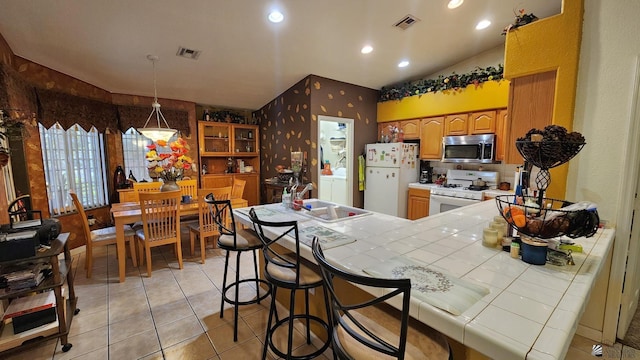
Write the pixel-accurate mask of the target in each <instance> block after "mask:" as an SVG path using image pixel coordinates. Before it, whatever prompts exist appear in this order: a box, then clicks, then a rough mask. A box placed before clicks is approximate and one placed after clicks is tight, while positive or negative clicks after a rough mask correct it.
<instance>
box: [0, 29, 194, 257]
mask: <svg viewBox="0 0 640 360" xmlns="http://www.w3.org/2000/svg"><path fill="white" fill-rule="evenodd" d="M0 59H2V62H3V63H4V64H8V65H11V66H12V67H13V69H15V70H17V73H18V75H19V77H20V78H21V79H24V80H25V81H26V82H28V83H29V84H31V85H32V86H34V87H37V88H43V89H49V90H55V91H59V92H63V93H67V94H71V95H75V96H80V97H83V98H90V99H94V100H98V101H102V102H109V103H113V104H116V105H141V106H144V105H148V106H149V112H151V102H152V100H153V99H152V98H149V97H141V96H135V95H124V94H111V93H109V92H107V91H105V90H103V89H101V88H98V87H96V86H93V85H91V84H89V83H86V82H83V81H80V80H78V79H75V78H73V77H71V76H68V75H66V74H63V73H60V72H58V71H55V70H52V69H49V68H47V67H45V66H42V65H39V64H36V63H33V62H30V61H28V60H26V59H23V58H21V57H18V56H15V55H14V54H13V52H12V51H11V49H10V48H9V46H8V45H7V44H6V42H5V41H4V39H3V38H2V36H1V35H0ZM6 85H7V84H0V86H6ZM8 92H9V98H10V100H11V107H12V108H18V109H27V108H29V106H28V105H27V104H26V100H27V99H28V96H27V94H23V93H21V92H24V91H23V90H20V89H18V90H16V89H12V88H9V89H8ZM159 102H160V103H161V104H162V106H163V108H166V109H175V110H182V111H187V113H188V116H189V127H190V130H191V135H190V137H189V138H188V139H187V142H188V143H189V146H190V147H191V149H192V155H193V157H194V158H196V159H197V155H196V152H197V135H196V134H197V125H196V117H195V104H194V103H192V102H187V101H177V100H168V99H159ZM33 112H34V113H35V109H34V110H33ZM32 120H33V121H31V123H30V124H29V125H28V126H27V127H26V129H27V134H26V136H25V139H24V152H25V158H26V163H27V166H28V169H27V172H28V180H29V187H30V189H31V192H30V194H31V197H32V206H33V208H34V209H37V210H41V211H42V212H43V217H49V216H50V215H49V211H48V209H49V205H48V200H47V193H46V184H45V177H44V166H43V163H42V152H41V149H40V135H39V132H38V127H37V126H36V125H37V123H36V122H35V118H33V119H32ZM167 121H168V122H169V123H170V122H171V119H167ZM105 141H106V151H107V157H108V159H107V179H108V181H109V183H111V182H112V179H111V178H112V174H113V172H114V171H115V167H116V166H117V165H119V164H122V163H123V161H124V160H123V155H122V143H121V137H120V132H119V131H118V130H116V129H113V130H112V131H110V132H107V134H106V136H105ZM196 168H197V167H196ZM195 178H197V176H196V177H195ZM0 181H3V180H2V178H1V177H0ZM0 185H2V184H0ZM2 188H4V187H2ZM109 189H113V186H112V184H109ZM111 191H112V190H111ZM0 195H3V194H0ZM3 199H6V196H0V214H6V210H5V209H6V208H7V204H6V201H5V200H3ZM87 214H90V215H93V216H94V217H95V218H96V219H97V220H98V223H102V224H110V223H111V216H110V213H109V208H108V207H103V208H99V209H93V210H88V211H87ZM1 216H3V215H0V223H6V222H8V219H5V218H6V216H5V218H3V217H1ZM58 219H59V220H60V223H61V225H62V231H63V232H70V233H71V235H70V238H69V243H70V246H71V247H72V248H75V247H78V246H82V245H84V244H85V237H84V235H83V233H82V224H81V222H80V219H79V218H78V215H77V213H74V214H69V215H64V216H60V217H58Z"/></svg>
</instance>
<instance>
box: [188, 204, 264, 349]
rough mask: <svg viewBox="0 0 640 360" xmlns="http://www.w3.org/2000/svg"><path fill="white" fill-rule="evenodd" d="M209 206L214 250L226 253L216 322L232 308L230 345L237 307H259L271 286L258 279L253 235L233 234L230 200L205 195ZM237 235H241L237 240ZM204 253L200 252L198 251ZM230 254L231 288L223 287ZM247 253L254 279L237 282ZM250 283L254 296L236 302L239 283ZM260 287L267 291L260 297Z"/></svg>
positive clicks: (258, 244)
mask: <svg viewBox="0 0 640 360" xmlns="http://www.w3.org/2000/svg"><path fill="white" fill-rule="evenodd" d="M204 201H205V202H206V203H208V204H209V206H210V210H211V211H212V212H213V218H214V221H215V223H216V225H217V227H218V232H219V233H220V235H219V236H218V248H220V249H223V250H226V252H227V254H226V256H225V260H224V277H223V280H222V302H221V303H220V318H222V317H223V315H224V303H225V302H226V303H228V304H231V305H233V308H234V319H233V341H238V306H240V305H249V304H256V303H257V304H259V303H260V301H262V300H264V299H265V298H266V297H267V296H269V294H270V293H271V284H269V283H268V282H267V281H265V280H262V279H260V276H259V275H258V262H257V257H256V250H259V249H261V248H262V242H261V241H260V239H258V237H256V234H255V233H254V232H253V231H248V230H244V229H240V230H239V231H237V229H236V222H235V219H234V217H233V209H232V208H231V200H215V199H214V198H213V194H209V195H207V197H206V198H205V200H204ZM238 233H241V234H240V235H241V236H239V234H238ZM201 251H204V248H203V249H202V250H201ZM231 251H235V252H236V279H235V281H234V282H232V283H231V284H228V285H227V271H228V269H229V253H230V252H231ZM246 251H251V252H252V253H253V270H254V273H255V277H254V278H252V279H243V280H240V255H241V254H242V253H243V252H246ZM249 282H254V283H255V286H256V296H255V298H251V299H249V300H240V299H239V292H240V285H241V284H243V283H249ZM260 284H265V285H266V286H267V290H266V291H264V290H263V293H262V294H260V289H261V287H260ZM232 288H234V290H235V292H234V297H233V298H231V297H229V296H227V292H228V291H229V290H230V289H232Z"/></svg>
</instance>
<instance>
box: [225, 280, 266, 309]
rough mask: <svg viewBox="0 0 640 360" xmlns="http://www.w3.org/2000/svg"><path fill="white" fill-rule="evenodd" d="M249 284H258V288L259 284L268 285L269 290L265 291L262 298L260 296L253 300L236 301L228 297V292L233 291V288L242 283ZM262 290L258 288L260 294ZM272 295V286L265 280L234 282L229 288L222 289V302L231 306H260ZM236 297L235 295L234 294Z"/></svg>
mask: <svg viewBox="0 0 640 360" xmlns="http://www.w3.org/2000/svg"><path fill="white" fill-rule="evenodd" d="M247 282H252V283H256V286H258V285H259V284H265V285H267V290H266V291H265V290H263V291H265V292H264V293H263V294H261V295H260V296H258V297H257V298H253V299H251V300H246V301H236V300H234V299H232V298H230V297H228V296H227V292H228V291H229V290H231V289H232V288H234V287H236V286H240V284H242V283H247ZM261 289H262V288H261V287H260V286H258V293H260V290H261ZM270 294H271V284H270V283H269V282H267V281H265V280H262V279H242V280H240V281H238V282H233V283H231V284H229V285H227V287H225V288H224V289H222V301H224V302H226V303H227V304H231V305H251V304H259V303H260V301H262V300H264V299H265V298H266V297H267V296H269V295H270ZM234 295H235V294H234Z"/></svg>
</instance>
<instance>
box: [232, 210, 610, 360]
mask: <svg viewBox="0 0 640 360" xmlns="http://www.w3.org/2000/svg"><path fill="white" fill-rule="evenodd" d="M257 209H260V210H261V211H260V212H259V214H258V216H259V217H261V218H262V216H261V214H262V215H264V216H267V217H269V216H270V217H271V219H265V220H270V221H282V220H285V219H291V220H298V221H299V226H300V228H301V234H302V235H301V238H303V239H304V241H303V242H307V243H310V238H311V237H312V236H313V234H314V231H315V232H322V233H323V234H324V236H325V237H326V241H325V243H324V244H323V247H324V248H325V249H326V250H325V251H324V253H325V256H327V258H328V259H329V260H330V261H332V262H334V263H336V264H339V265H341V266H343V267H344V268H346V269H349V270H350V271H353V272H356V273H363V272H365V273H368V274H375V275H379V274H385V272H388V271H389V269H390V268H393V266H395V264H404V265H405V266H401V267H396V268H394V269H396V270H397V269H398V268H402V269H407V268H413V269H414V271H413V272H412V273H411V272H408V273H407V274H412V276H410V277H411V278H412V283H413V282H414V281H413V280H414V276H416V274H417V273H418V272H420V270H423V269H424V270H425V273H426V272H430V273H434V274H437V275H438V277H439V278H441V279H444V280H443V281H444V282H445V283H447V284H453V285H454V286H452V287H450V288H449V287H446V286H445V287H440V288H439V289H436V290H435V291H434V295H437V296H435V297H432V296H431V295H430V294H429V293H428V292H426V293H425V292H422V291H420V290H419V289H416V285H415V284H414V289H413V291H412V298H411V311H410V313H411V316H412V317H414V318H415V319H418V320H419V321H421V322H423V323H425V324H427V325H429V326H431V327H433V328H434V329H436V330H438V331H440V332H442V333H443V334H445V335H447V336H448V337H449V338H450V339H452V340H455V341H456V342H458V343H460V344H462V345H464V346H465V347H466V348H467V349H470V350H468V351H465V353H464V358H467V359H473V358H477V359H482V358H485V357H489V358H493V359H540V360H542V359H545V360H547V359H563V358H564V356H565V354H566V353H567V350H568V348H569V345H570V343H571V339H572V338H573V336H574V333H575V331H576V328H577V326H578V322H579V320H580V318H581V316H582V313H583V312H584V309H585V306H586V304H587V302H588V300H589V295H590V293H591V291H593V285H594V283H595V281H596V278H597V277H598V274H599V273H600V271H601V270H602V268H603V265H604V264H605V262H606V261H605V260H606V259H607V257H608V256H609V255H610V252H611V249H612V245H613V239H614V235H615V231H614V229H599V230H598V232H597V233H596V235H595V236H593V237H591V238H579V239H575V240H574V241H575V242H577V243H579V244H581V245H582V247H583V253H574V254H573V259H574V261H575V265H566V266H554V265H549V264H547V265H544V266H537V265H530V264H527V263H525V262H523V261H521V260H519V259H514V258H511V257H510V256H509V253H507V252H504V251H501V250H499V249H497V248H496V249H493V248H487V247H485V246H483V245H482V229H483V228H484V227H485V226H486V225H487V223H488V222H490V221H491V220H492V219H493V217H494V216H495V215H498V209H497V207H496V204H495V202H494V201H485V202H480V203H477V204H474V205H470V206H465V207H462V208H458V209H455V210H452V211H448V212H445V213H441V214H438V215H435V216H429V217H426V218H422V219H419V220H414V221H411V220H407V219H401V218H397V217H393V216H389V215H385V214H379V213H371V214H368V215H366V216H356V217H353V218H346V219H342V220H338V221H336V220H333V221H331V222H323V221H319V220H316V219H313V218H312V217H310V216H309V215H308V212H306V211H304V210H302V211H293V210H290V209H285V208H284V207H282V205H280V204H271V205H265V206H261V207H257ZM247 211H248V208H244V209H239V210H236V211H235V213H236V219H237V220H239V221H240V222H242V223H243V224H245V225H250V221H249V219H248V217H247V216H246V214H247ZM269 214H271V215H269ZM320 238H321V240H323V239H322V236H321V237H320ZM301 253H302V255H303V256H304V257H305V258H307V259H310V260H312V261H313V257H312V255H311V250H310V248H309V247H307V246H301ZM416 269H417V270H419V271H415V270H416ZM416 278H417V279H418V280H424V279H422V277H421V276H417V277H416ZM416 283H417V281H416ZM456 286H457V288H456ZM448 289H453V290H455V289H463V290H468V291H467V292H456V291H449V290H448ZM363 290H365V291H366V290H367V289H363ZM447 296H453V298H450V301H449V302H448V304H452V305H451V306H450V307H449V305H448V304H447V301H446V299H447ZM443 299H444V300H445V301H444V302H443V301H442V300H443ZM392 305H394V304H393V303H392ZM454 354H455V351H454ZM456 355H457V354H456ZM456 358H458V357H456Z"/></svg>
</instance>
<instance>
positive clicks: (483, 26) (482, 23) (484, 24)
mask: <svg viewBox="0 0 640 360" xmlns="http://www.w3.org/2000/svg"><path fill="white" fill-rule="evenodd" d="M489 25H491V21H489V20H482V21H480V22H479V23H478V25H476V30H482V29H486V28H488V27H489Z"/></svg>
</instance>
